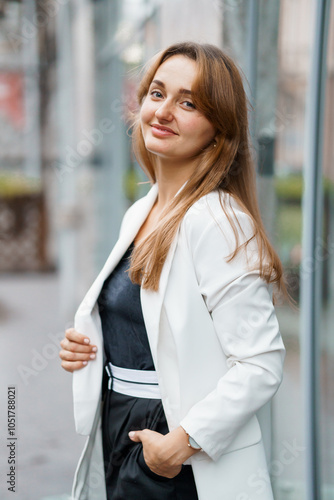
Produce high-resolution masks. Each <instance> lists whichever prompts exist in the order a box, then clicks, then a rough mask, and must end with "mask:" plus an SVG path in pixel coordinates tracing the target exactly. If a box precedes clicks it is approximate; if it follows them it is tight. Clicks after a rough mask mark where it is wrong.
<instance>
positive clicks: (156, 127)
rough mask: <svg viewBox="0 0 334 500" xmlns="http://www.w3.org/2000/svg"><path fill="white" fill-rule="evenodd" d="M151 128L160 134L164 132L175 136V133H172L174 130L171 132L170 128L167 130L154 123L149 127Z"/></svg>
mask: <svg viewBox="0 0 334 500" xmlns="http://www.w3.org/2000/svg"><path fill="white" fill-rule="evenodd" d="M151 127H152V128H153V129H155V130H158V131H160V132H165V133H169V134H174V135H177V134H176V132H174V130H172V129H171V128H168V127H162V126H161V125H156V124H155V123H153V124H152V125H151Z"/></svg>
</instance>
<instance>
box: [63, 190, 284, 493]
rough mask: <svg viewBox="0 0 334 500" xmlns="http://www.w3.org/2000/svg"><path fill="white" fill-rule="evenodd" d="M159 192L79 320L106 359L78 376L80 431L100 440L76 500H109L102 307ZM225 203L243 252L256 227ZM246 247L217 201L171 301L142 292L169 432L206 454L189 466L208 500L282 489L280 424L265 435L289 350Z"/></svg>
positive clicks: (202, 203)
mask: <svg viewBox="0 0 334 500" xmlns="http://www.w3.org/2000/svg"><path fill="white" fill-rule="evenodd" d="M157 193H158V188H157V185H156V184H155V185H153V187H152V188H151V190H150V191H149V193H148V194H147V195H146V196H145V197H144V198H142V199H140V200H139V201H137V202H136V203H135V204H134V205H132V207H130V208H129V210H128V211H127V213H126V214H125V216H124V219H123V222H122V226H121V231H120V237H119V240H118V241H117V243H116V245H115V247H114V248H113V250H112V252H111V254H110V255H109V258H108V260H107V262H106V263H105V265H104V267H103V269H102V271H101V272H100V274H99V275H98V277H97V278H96V280H95V282H94V283H93V285H92V286H91V288H90V289H89V291H88V293H87V295H86V296H85V298H84V300H83V301H82V303H81V304H80V306H79V309H78V311H77V313H76V315H75V325H74V326H75V328H76V330H78V331H79V332H81V333H83V334H84V335H87V336H88V337H89V338H90V339H91V343H92V344H96V345H97V348H98V351H97V357H96V359H95V360H94V361H92V362H89V363H88V365H87V366H86V367H85V368H83V369H81V370H79V371H76V372H74V374H73V393H74V415H75V424H76V430H77V432H78V433H80V434H84V435H87V436H88V439H87V442H86V446H85V449H84V451H83V453H82V456H81V459H80V461H79V465H78V467H77V471H76V474H75V479H74V485H73V492H72V499H73V500H106V492H105V480H104V471H103V453H102V440H101V404H100V402H101V380H102V373H103V337H102V329H101V321H100V316H99V311H98V305H97V298H98V296H99V293H100V291H101V288H102V285H103V283H104V280H105V279H106V278H107V277H108V276H109V274H110V272H111V271H112V270H113V269H114V268H115V266H116V265H117V263H118V262H119V261H120V259H121V257H122V256H123V254H124V253H125V251H126V250H127V248H128V247H129V245H130V244H131V242H132V241H133V240H134V238H135V236H136V234H137V232H138V230H139V228H140V227H141V225H142V224H143V222H144V220H145V219H146V217H147V215H148V213H149V211H150V209H151V208H152V206H153V204H154V201H155V199H156V197H157ZM222 202H223V204H224V207H225V209H226V211H227V213H228V214H229V215H231V216H232V215H233V212H232V211H231V206H233V209H234V212H235V214H236V215H237V218H238V221H239V224H237V226H236V228H237V232H238V235H239V243H242V242H243V241H245V239H248V238H249V237H250V236H251V235H252V234H253V232H252V225H251V221H250V218H249V216H248V215H246V214H245V213H244V212H243V211H242V210H241V208H240V207H239V206H238V205H237V203H236V201H235V200H234V199H233V198H232V197H231V196H230V195H228V194H226V193H222ZM230 204H231V205H230ZM234 245H235V237H234V233H233V230H232V227H231V225H230V222H229V221H228V218H227V216H226V214H225V213H224V211H223V210H222V207H221V204H220V200H219V193H218V192H217V191H214V192H212V193H210V194H208V195H206V196H204V197H203V198H201V199H200V200H198V201H197V202H196V203H195V204H194V205H193V206H192V207H191V208H190V209H189V210H188V211H187V213H186V215H185V216H184V218H183V220H182V223H181V224H180V227H179V230H178V232H177V235H176V237H175V238H174V240H173V243H172V245H171V248H170V250H169V253H168V256H167V259H166V262H165V265H164V267H163V270H162V274H161V279H160V286H159V291H158V292H153V291H150V290H145V289H141V304H142V309H143V316H144V321H145V325H146V329H147V334H148V338H149V343H150V347H151V351H152V356H153V360H154V364H155V368H156V371H157V374H158V378H159V385H160V391H161V397H162V404H163V407H164V410H165V415H166V419H167V423H168V426H169V429H170V430H172V429H174V428H176V427H178V426H179V425H182V427H184V428H185V429H186V431H187V432H189V434H190V435H191V436H192V437H193V438H194V439H195V440H196V441H197V442H198V443H199V444H200V446H201V447H202V449H203V451H202V452H199V453H197V454H195V455H193V456H192V457H191V458H190V459H189V460H188V461H187V463H190V464H191V465H192V467H193V472H194V477H195V482H196V487H197V491H198V497H199V500H246V499H247V500H272V498H273V497H272V490H271V485H270V481H269V479H268V478H266V477H265V475H263V471H266V470H267V464H266V458H265V451H264V443H263V438H262V436H263V437H264V436H265V435H266V434H267V429H266V428H265V427H266V425H267V424H268V422H266V419H262V422H261V424H262V425H261V426H262V432H261V426H260V425H259V419H258V415H259V410H260V409H261V408H264V405H265V404H266V403H268V402H269V401H270V400H271V398H272V396H273V395H274V394H275V392H276V391H277V389H278V387H279V385H280V383H281V380H282V370H283V361H284V356H285V350H284V345H283V342H282V339H281V336H280V332H279V327H278V323H277V319H276V315H275V311H274V307H273V303H272V291H271V286H269V285H268V284H267V283H265V282H264V280H263V279H262V278H260V276H259V272H258V270H256V269H254V268H253V270H250V268H251V267H252V265H251V264H252V262H253V263H254V262H255V260H254V259H256V255H257V244H256V241H255V239H254V240H252V241H251V242H250V244H249V245H248V246H247V255H246V252H245V251H241V252H239V253H238V255H237V256H236V257H235V258H234V259H233V260H231V261H230V262H228V261H227V259H226V257H227V256H228V255H229V254H230V253H231V251H232V250H233V248H234ZM263 431H264V432H263ZM138 494H139V495H140V492H138ZM125 500H126V499H125ZM157 500H158V499H157Z"/></svg>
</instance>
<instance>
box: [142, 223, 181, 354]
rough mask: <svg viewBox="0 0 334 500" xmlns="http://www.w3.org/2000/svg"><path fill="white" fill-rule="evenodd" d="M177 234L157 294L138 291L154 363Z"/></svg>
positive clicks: (144, 290) (143, 290) (145, 290)
mask: <svg viewBox="0 0 334 500" xmlns="http://www.w3.org/2000/svg"><path fill="white" fill-rule="evenodd" d="M178 232H179V230H178V231H177V234H176V236H175V238H174V240H173V242H172V244H171V246H170V248H169V252H168V254H167V258H166V261H165V264H164V266H163V268H162V272H161V276H160V283H159V290H158V291H157V292H154V291H152V290H147V289H145V288H141V289H140V297H141V305H142V310H143V316H144V320H145V326H146V330H147V335H148V338H149V341H150V347H151V351H152V356H153V360H154V362H155V363H156V360H157V357H156V354H157V347H158V339H159V330H160V328H159V326H160V316H161V308H162V304H163V299H164V296H165V291H166V287H167V283H168V276H169V272H170V269H171V265H172V261H173V257H174V253H175V248H176V244H177V239H178Z"/></svg>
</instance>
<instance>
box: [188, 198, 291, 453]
mask: <svg viewBox="0 0 334 500" xmlns="http://www.w3.org/2000/svg"><path fill="white" fill-rule="evenodd" d="M226 211H227V213H228V215H229V217H231V218H234V220H235V225H236V229H237V232H238V237H239V244H240V243H243V242H245V241H246V240H248V239H249V238H250V237H251V236H252V235H253V225H252V222H251V219H250V217H249V216H248V215H247V214H245V213H244V212H242V211H241V210H240V209H239V208H238V206H237V205H235V206H234V211H232V210H231V209H230V207H229V206H228V205H226ZM183 230H184V231H185V234H186V238H187V243H188V247H189V252H190V254H191V258H192V261H193V266H194V269H195V273H196V276H197V281H198V286H199V289H200V291H201V294H202V296H203V298H204V300H205V303H206V306H207V309H208V311H209V313H210V315H211V317H212V321H213V324H214V328H215V331H216V334H217V336H218V339H219V341H220V344H221V347H222V349H223V351H224V354H225V356H226V358H227V365H228V370H227V372H226V373H225V375H224V376H222V377H221V379H220V380H219V381H218V383H217V386H216V388H215V389H214V390H213V391H212V392H210V393H209V394H208V395H207V396H206V397H205V398H204V399H202V400H201V401H199V402H197V403H196V404H195V405H194V406H193V407H192V408H191V409H190V411H189V412H188V413H187V415H186V416H185V417H184V418H183V419H182V421H181V422H180V425H181V426H182V427H183V428H184V429H185V430H186V431H187V432H188V433H189V434H190V435H191V436H192V437H193V438H194V439H195V440H196V441H197V442H198V444H199V445H200V446H201V447H202V449H203V450H204V451H205V452H206V453H207V454H208V455H209V456H210V457H211V458H212V459H213V460H217V459H218V458H219V457H220V456H221V455H222V454H223V453H224V451H225V449H226V448H227V447H228V446H229V445H230V443H231V442H232V441H233V440H234V438H235V437H236V436H237V434H238V432H239V431H240V429H241V428H242V427H243V426H244V425H245V424H246V423H247V421H248V420H249V419H250V418H251V417H252V416H253V415H254V414H255V413H256V411H257V410H259V409H260V408H261V407H262V406H263V405H264V404H265V403H266V402H267V401H269V400H270V399H271V398H272V397H273V395H274V394H275V393H276V391H277V389H278V387H279V385H280V383H281V380H282V372H283V362H284V357H285V349H284V345H283V342H282V339H281V335H280V331H279V326H278V322H277V318H276V315H275V310H274V306H273V302H272V293H271V286H270V285H268V284H267V283H266V282H265V281H264V280H263V279H262V278H261V277H260V273H259V269H258V266H257V257H258V247H257V243H256V240H255V238H253V239H252V240H251V241H250V243H249V244H248V245H247V247H243V248H242V249H241V250H240V251H239V253H238V254H237V256H236V257H235V258H234V259H232V260H230V261H229V259H228V256H229V255H230V254H231V252H232V251H233V249H234V248H235V236H234V233H233V229H232V226H231V224H230V221H229V219H228V217H227V216H226V214H225V213H224V211H223V210H222V208H221V206H220V203H217V200H216V199H215V198H213V201H212V202H211V203H210V201H208V200H205V201H203V200H200V201H199V202H198V203H197V204H195V205H194V206H193V207H192V208H191V209H190V210H189V211H188V213H187V214H186V216H185V218H184V221H183ZM204 334H205V332H203V335H204Z"/></svg>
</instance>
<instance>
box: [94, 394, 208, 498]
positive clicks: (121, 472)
mask: <svg viewBox="0 0 334 500" xmlns="http://www.w3.org/2000/svg"><path fill="white" fill-rule="evenodd" d="M142 429H151V430H153V431H156V432H160V433H161V434H167V433H168V426H167V421H166V417H165V414H164V410H163V406H162V403H161V400H159V399H146V398H135V397H132V396H126V395H125V394H119V393H117V392H113V391H112V390H108V389H107V390H106V394H105V400H104V405H103V417H102V436H103V453H104V470H105V477H106V489H107V499H108V500H138V499H140V500H142V499H143V500H198V496H197V492H196V486H195V481H194V476H193V472H192V467H191V465H182V469H181V472H180V473H179V474H178V475H177V476H176V477H174V478H172V479H168V478H165V477H163V476H159V475H158V474H155V473H154V472H152V471H151V469H150V468H149V467H148V466H147V465H146V463H145V460H144V456H143V447H142V444H141V443H135V442H133V441H131V439H130V438H129V436H128V432H129V431H135V430H142Z"/></svg>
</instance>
